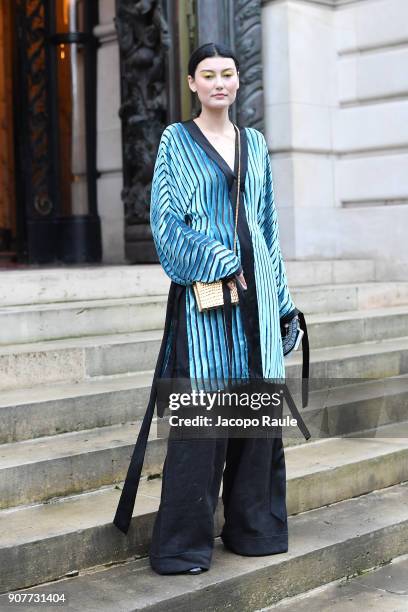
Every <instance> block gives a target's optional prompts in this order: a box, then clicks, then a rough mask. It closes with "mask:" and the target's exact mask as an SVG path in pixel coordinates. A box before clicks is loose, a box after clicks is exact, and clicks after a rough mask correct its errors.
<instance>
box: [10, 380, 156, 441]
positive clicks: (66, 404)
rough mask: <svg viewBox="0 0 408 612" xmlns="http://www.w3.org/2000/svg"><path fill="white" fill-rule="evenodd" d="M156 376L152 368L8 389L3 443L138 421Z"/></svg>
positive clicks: (144, 408)
mask: <svg viewBox="0 0 408 612" xmlns="http://www.w3.org/2000/svg"><path fill="white" fill-rule="evenodd" d="M152 378H153V370H151V371H149V372H138V373H136V374H131V375H126V374H125V375H122V376H112V377H103V378H94V379H89V380H87V381H85V382H79V383H76V384H72V383H57V384H54V385H38V386H35V387H29V388H27V389H22V388H20V389H12V390H9V391H3V392H2V393H1V394H0V444H4V443H9V442H19V441H21V440H29V439H31V438H39V437H41V436H53V435H56V434H61V433H66V432H71V431H81V430H83V429H92V428H94V427H105V426H108V425H117V424H118V423H126V422H129V421H134V420H135V419H137V418H138V417H140V416H143V414H144V412H145V410H146V406H147V403H148V401H149V395H150V386H151V382H152ZM0 448H1V446H0Z"/></svg>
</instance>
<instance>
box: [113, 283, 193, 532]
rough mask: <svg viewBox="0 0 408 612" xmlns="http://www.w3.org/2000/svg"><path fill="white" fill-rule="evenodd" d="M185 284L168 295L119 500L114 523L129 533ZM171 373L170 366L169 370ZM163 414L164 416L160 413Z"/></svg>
mask: <svg viewBox="0 0 408 612" xmlns="http://www.w3.org/2000/svg"><path fill="white" fill-rule="evenodd" d="M182 289H183V286H181V285H178V284H176V283H174V282H172V283H171V286H170V291H169V297H168V302H167V310H166V320H165V324H164V333H163V339H162V343H161V346H160V351H159V356H158V359H157V363H156V368H155V371H154V376H153V382H152V387H151V391H150V397H149V403H148V405H147V409H146V412H145V415H144V418H143V422H142V426H141V428H140V431H139V435H138V437H137V441H136V444H135V448H134V450H133V454H132V458H131V460H130V464H129V467H128V471H127V474H126V479H125V482H124V485H123V489H122V493H121V496H120V499H119V503H118V506H117V509H116V514H115V518H114V519H113V524H114V525H116V527H117V528H118V529H120V531H122V532H123V533H125V534H126V533H127V532H128V530H129V526H130V523H131V520H132V514H133V509H134V506H135V500H136V495H137V490H138V488H139V482H140V476H141V473H142V468H143V461H144V456H145V453H146V446H147V440H148V438H149V432H150V426H151V423H152V419H153V413H154V407H155V403H156V398H157V378H158V376H159V374H160V373H161V368H162V365H163V360H164V355H165V350H166V345H167V338H168V334H169V331H170V324H171V321H172V318H173V317H175V320H174V323H175V328H174V329H175V332H174V337H175V334H176V333H177V325H178V302H179V298H180V295H181V291H182ZM174 353H175V351H174V350H173V351H172V352H171V354H170V359H171V363H173V360H174ZM170 372H171V369H170ZM160 416H162V415H160Z"/></svg>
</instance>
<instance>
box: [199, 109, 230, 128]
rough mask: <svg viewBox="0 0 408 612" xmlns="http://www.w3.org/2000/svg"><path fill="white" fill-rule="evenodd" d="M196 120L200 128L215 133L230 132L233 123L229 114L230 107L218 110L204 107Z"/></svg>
mask: <svg viewBox="0 0 408 612" xmlns="http://www.w3.org/2000/svg"><path fill="white" fill-rule="evenodd" d="M195 121H196V122H197V123H198V126H199V127H200V128H203V129H204V130H207V131H208V132H214V134H228V133H230V131H231V127H232V125H233V124H232V122H231V120H230V118H229V116H228V108H225V109H220V110H219V111H218V110H217V111H216V112H214V111H209V110H207V109H205V108H203V109H202V110H201V113H200V114H199V115H198V117H197V118H196V119H195Z"/></svg>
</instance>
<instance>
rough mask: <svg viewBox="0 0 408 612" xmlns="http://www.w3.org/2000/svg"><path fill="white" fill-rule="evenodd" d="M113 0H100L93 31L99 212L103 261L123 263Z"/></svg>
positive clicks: (120, 143)
mask: <svg viewBox="0 0 408 612" xmlns="http://www.w3.org/2000/svg"><path fill="white" fill-rule="evenodd" d="M114 16H115V0H100V2H99V22H100V23H99V25H98V26H96V28H95V30H94V34H95V36H96V37H97V38H98V39H99V42H100V44H101V46H100V47H99V49H98V68H97V73H98V82H97V143H98V147H97V168H98V171H99V172H100V173H101V175H100V177H99V179H98V212H99V216H100V219H101V227H102V249H103V251H102V252H103V262H104V263H115V264H118V263H124V262H125V221H124V207H123V202H122V200H121V195H120V194H121V190H122V186H123V176H122V134H121V123H120V119H119V116H118V110H119V107H120V67H119V66H120V64H119V47H118V43H117V36H116V30H115V26H114V22H113V19H114Z"/></svg>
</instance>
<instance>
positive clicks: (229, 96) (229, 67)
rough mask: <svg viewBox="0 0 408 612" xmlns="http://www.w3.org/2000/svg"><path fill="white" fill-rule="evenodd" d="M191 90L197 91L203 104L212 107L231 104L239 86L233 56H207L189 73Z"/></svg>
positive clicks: (222, 106)
mask: <svg viewBox="0 0 408 612" xmlns="http://www.w3.org/2000/svg"><path fill="white" fill-rule="evenodd" d="M188 83H189V86H190V89H191V91H194V92H196V93H197V95H198V98H199V100H200V102H201V104H202V106H206V107H208V108H211V109H216V108H224V107H228V106H230V105H231V104H232V103H233V102H234V101H235V98H236V95H237V89H238V88H239V76H238V73H237V69H236V66H235V62H234V60H233V59H232V57H206V58H205V59H203V60H202V61H201V62H200V63H199V64H197V68H196V71H195V75H194V78H193V77H192V76H191V75H188Z"/></svg>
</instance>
